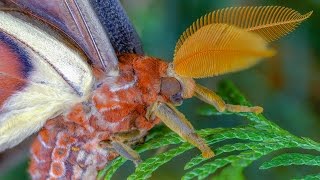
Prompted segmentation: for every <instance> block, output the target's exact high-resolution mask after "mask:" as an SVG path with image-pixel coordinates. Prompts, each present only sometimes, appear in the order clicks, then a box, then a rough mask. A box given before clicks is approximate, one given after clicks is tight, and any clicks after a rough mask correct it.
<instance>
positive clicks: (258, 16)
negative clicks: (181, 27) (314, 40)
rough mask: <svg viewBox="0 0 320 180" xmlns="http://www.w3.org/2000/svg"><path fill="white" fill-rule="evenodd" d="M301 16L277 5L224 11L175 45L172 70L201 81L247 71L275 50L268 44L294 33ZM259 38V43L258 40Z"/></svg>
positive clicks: (211, 15)
mask: <svg viewBox="0 0 320 180" xmlns="http://www.w3.org/2000/svg"><path fill="white" fill-rule="evenodd" d="M311 14H312V11H311V12H309V13H307V14H305V15H301V14H300V13H299V12H297V11H295V10H292V9H290V8H285V7H280V6H262V7H237V8H226V9H222V10H217V11H214V12H212V13H209V14H207V15H205V16H203V17H201V18H199V19H198V20H197V21H195V22H194V23H193V24H192V25H191V26H190V27H189V28H188V29H187V30H186V31H185V32H184V33H183V34H182V35H181V37H180V39H179V40H178V42H177V44H176V48H175V56H174V62H173V64H174V70H175V71H176V73H177V74H179V75H181V76H187V77H193V78H203V77H209V76H215V75H219V74H224V73H228V72H233V71H238V70H242V69H245V68H248V67H250V66H252V65H254V64H256V63H257V62H259V60H260V59H262V58H265V57H270V56H271V55H273V54H274V51H272V50H270V49H268V48H267V43H268V42H271V41H274V40H277V39H279V38H280V37H282V36H284V35H286V34H288V33H289V32H291V31H293V30H294V29H295V28H296V27H297V26H298V25H299V24H300V23H301V22H302V21H304V20H305V19H307V18H309V17H310V16H311ZM259 39H260V40H259Z"/></svg>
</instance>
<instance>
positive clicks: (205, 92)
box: [195, 84, 263, 114]
mask: <svg viewBox="0 0 320 180" xmlns="http://www.w3.org/2000/svg"><path fill="white" fill-rule="evenodd" d="M195 96H196V97H197V98H198V99H200V100H202V101H204V102H206V103H208V104H211V105H213V106H214V107H215V108H216V109H217V110H218V111H219V112H224V111H230V112H253V113H256V114H260V113H262V112H263V108H262V107H260V106H253V107H248V106H241V105H233V104H226V103H225V102H224V101H223V100H222V98H221V97H220V96H218V95H217V94H216V93H215V92H213V91H211V90H209V89H207V88H206V87H203V86H201V85H199V84H197V85H196V87H195Z"/></svg>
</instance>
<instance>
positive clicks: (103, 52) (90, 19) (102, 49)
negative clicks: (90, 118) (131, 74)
mask: <svg viewBox="0 0 320 180" xmlns="http://www.w3.org/2000/svg"><path fill="white" fill-rule="evenodd" d="M6 1H9V2H11V3H13V4H15V5H17V6H18V7H20V8H22V9H24V10H26V11H28V12H30V13H31V14H33V15H35V16H37V17H39V18H41V19H42V20H44V21H46V22H47V23H49V24H51V25H53V26H54V27H56V28H58V29H60V30H62V31H63V32H65V34H67V35H68V36H69V37H70V38H72V39H73V40H74V41H75V42H76V43H77V44H78V45H79V46H80V47H81V48H82V50H84V52H85V54H86V55H87V56H88V57H89V59H90V60H91V62H92V63H93V64H94V65H95V66H98V67H100V68H103V69H104V71H105V72H107V73H112V72H114V71H116V70H117V63H118V61H117V57H116V55H115V53H114V50H113V47H112V45H111V43H110V41H109V38H108V36H107V35H106V32H105V30H104V28H103V27H102V25H101V23H100V21H99V19H98V17H97V15H96V14H95V12H94V9H93V8H92V5H91V4H90V1H83V0H71V1H69V0H41V1H40V0H28V1H25V0H6Z"/></svg>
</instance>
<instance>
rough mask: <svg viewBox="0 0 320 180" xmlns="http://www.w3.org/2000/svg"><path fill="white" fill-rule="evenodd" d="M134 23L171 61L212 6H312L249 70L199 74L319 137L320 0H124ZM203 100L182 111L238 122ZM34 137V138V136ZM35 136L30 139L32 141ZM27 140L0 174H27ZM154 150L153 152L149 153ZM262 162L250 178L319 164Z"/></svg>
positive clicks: (199, 121)
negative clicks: (209, 112) (200, 110)
mask: <svg viewBox="0 0 320 180" xmlns="http://www.w3.org/2000/svg"><path fill="white" fill-rule="evenodd" d="M122 2H123V5H124V7H125V9H126V10H127V12H128V15H129V17H130V18H131V20H132V22H133V24H134V25H135V27H136V28H137V31H138V33H139V35H140V37H141V39H142V41H143V44H144V50H145V52H146V54H147V55H149V56H154V57H158V58H161V59H165V60H168V61H170V60H172V57H173V51H174V47H175V43H176V41H177V39H178V38H179V36H180V34H181V33H182V32H183V31H184V30H185V29H186V28H187V27H189V25H191V23H192V22H193V21H195V20H196V19H197V18H199V17H200V16H202V15H204V14H206V13H209V12H211V11H213V10H216V9H219V8H224V7H231V6H233V7H236V6H248V5H252V6H260V5H281V6H287V7H291V8H293V9H296V10H298V11H299V12H300V13H302V14H304V13H307V12H308V11H310V10H313V11H314V13H313V15H312V16H311V18H310V19H309V20H308V21H306V22H304V23H302V24H301V26H300V27H299V28H298V29H297V30H296V31H294V32H293V33H291V34H290V35H288V36H286V37H284V38H282V39H281V40H279V41H277V42H275V43H272V45H271V46H272V47H273V48H275V49H277V51H278V54H277V55H276V56H275V57H274V58H271V59H268V60H265V61H264V62H262V63H260V64H259V65H257V66H255V67H254V68H251V69H249V70H246V71H242V72H237V73H232V74H228V75H223V76H219V77H214V78H210V79H201V80H199V81H198V82H199V83H201V84H202V85H205V86H207V87H209V88H211V89H216V86H217V83H218V82H219V81H220V80H223V79H230V80H232V81H233V82H234V83H235V84H236V85H237V86H238V87H239V89H240V90H241V91H242V92H243V93H244V94H245V95H246V97H247V98H248V99H249V101H251V102H252V103H253V104H255V105H260V106H262V107H264V114H265V116H266V117H267V118H268V119H271V120H272V121H273V122H275V123H276V124H278V125H279V126H280V127H282V128H283V129H286V130H288V131H289V132H291V133H293V134H295V135H298V136H306V137H310V138H312V139H314V140H316V141H320V131H319V130H320V0H255V1H252V0H134V1H133V0H123V1H122ZM201 105H203V103H202V102H200V101H198V100H196V99H191V100H186V101H185V102H184V104H183V105H182V106H181V107H180V110H181V111H182V112H184V113H185V114H186V116H187V117H188V119H190V121H192V124H193V125H194V126H195V128H196V129H200V128H206V127H232V126H236V125H239V124H241V123H243V122H242V120H241V119H239V118H237V117H236V116H218V117H202V116H200V115H198V114H197V113H196V108H197V107H199V106H201ZM31 139H32V138H31ZM29 141H31V140H29ZM27 147H28V142H25V143H24V144H22V145H20V146H19V147H17V148H15V149H14V150H11V151H10V153H7V154H5V155H0V179H27V177H28V176H27V174H26V167H27V154H28V148H27ZM193 153H198V152H197V151H194V152H188V153H187V154H185V155H183V156H179V157H176V158H175V159H174V160H173V161H172V162H171V163H169V164H167V165H165V166H163V167H161V168H160V169H159V170H158V171H157V172H156V173H155V174H154V176H153V178H151V179H164V178H165V179H179V177H181V175H182V174H183V173H184V171H183V165H184V163H185V162H186V161H187V160H188V159H189V157H190V156H192V154H193ZM149 155H150V154H149ZM266 159H270V157H264V158H262V159H261V161H257V162H255V163H253V164H252V165H251V166H250V167H249V168H247V169H246V170H245V171H244V175H245V177H246V179H289V178H290V177H297V176H300V175H304V174H306V173H308V174H309V173H312V172H318V173H319V171H320V170H319V169H312V168H309V167H308V168H307V167H298V166H297V167H290V168H275V169H271V170H259V169H258V167H259V165H261V162H262V161H263V160H266ZM133 169H134V168H133V165H132V164H131V163H127V164H126V166H125V167H124V168H121V169H120V173H118V174H117V175H116V177H115V178H114V179H123V178H124V177H125V175H126V174H130V172H133Z"/></svg>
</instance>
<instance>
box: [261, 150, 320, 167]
mask: <svg viewBox="0 0 320 180" xmlns="http://www.w3.org/2000/svg"><path fill="white" fill-rule="evenodd" d="M290 165H307V166H320V156H313V155H310V154H299V153H288V154H282V155H279V156H277V157H275V158H273V159H272V160H271V161H268V162H265V163H263V164H262V166H261V167H260V169H269V168H273V167H278V166H290Z"/></svg>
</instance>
